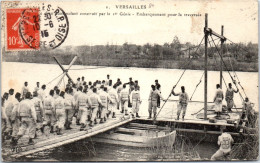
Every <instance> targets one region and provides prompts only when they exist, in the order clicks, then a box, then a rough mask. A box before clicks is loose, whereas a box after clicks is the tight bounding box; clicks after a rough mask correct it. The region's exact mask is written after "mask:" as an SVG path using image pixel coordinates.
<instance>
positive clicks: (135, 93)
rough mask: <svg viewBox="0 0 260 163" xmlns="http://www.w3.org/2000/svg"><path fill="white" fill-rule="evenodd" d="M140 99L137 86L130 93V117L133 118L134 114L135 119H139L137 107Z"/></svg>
mask: <svg viewBox="0 0 260 163" xmlns="http://www.w3.org/2000/svg"><path fill="white" fill-rule="evenodd" d="M141 102H142V101H141V98H140V91H139V86H138V85H136V86H135V90H134V91H132V92H131V94H130V103H131V104H132V117H133V118H134V117H135V116H134V114H135V115H136V117H137V118H140V116H139V115H138V112H139V107H140V103H141Z"/></svg>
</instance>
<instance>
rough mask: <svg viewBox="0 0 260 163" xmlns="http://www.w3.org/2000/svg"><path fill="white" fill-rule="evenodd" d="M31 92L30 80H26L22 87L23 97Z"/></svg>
mask: <svg viewBox="0 0 260 163" xmlns="http://www.w3.org/2000/svg"><path fill="white" fill-rule="evenodd" d="M27 92H29V88H28V82H27V81H26V82H24V86H23V88H22V93H21V94H22V98H23V99H24V98H25V95H26V93H27Z"/></svg>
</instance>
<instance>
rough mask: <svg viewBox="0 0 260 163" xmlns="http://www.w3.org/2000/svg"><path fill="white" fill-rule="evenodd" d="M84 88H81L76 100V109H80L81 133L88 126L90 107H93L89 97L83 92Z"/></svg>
mask: <svg viewBox="0 0 260 163" xmlns="http://www.w3.org/2000/svg"><path fill="white" fill-rule="evenodd" d="M82 89H83V88H82V86H80V87H79V93H78V98H77V100H76V107H78V108H79V110H78V114H79V115H80V124H81V127H80V131H82V130H84V128H85V127H86V126H87V117H88V107H89V106H91V102H90V100H89V98H88V96H87V95H86V94H85V93H83V92H82Z"/></svg>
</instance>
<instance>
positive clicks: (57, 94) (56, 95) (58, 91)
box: [53, 88, 60, 100]
mask: <svg viewBox="0 0 260 163" xmlns="http://www.w3.org/2000/svg"><path fill="white" fill-rule="evenodd" d="M58 97H60V90H59V89H58V88H56V90H55V89H54V95H53V98H54V100H56V99H57V98H58Z"/></svg>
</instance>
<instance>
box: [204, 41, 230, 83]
mask: <svg viewBox="0 0 260 163" xmlns="http://www.w3.org/2000/svg"><path fill="white" fill-rule="evenodd" d="M208 43H209V46H210V47H213V46H212V45H211V43H210V42H209V41H208ZM219 43H220V39H219V42H218V44H217V46H218V45H219ZM213 58H214V60H215V65H217V59H216V58H215V57H214V54H213ZM222 79H223V81H224V84H225V86H226V88H227V83H226V81H225V79H224V76H223V75H222Z"/></svg>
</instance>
